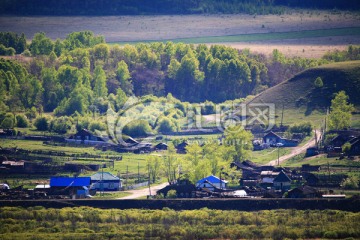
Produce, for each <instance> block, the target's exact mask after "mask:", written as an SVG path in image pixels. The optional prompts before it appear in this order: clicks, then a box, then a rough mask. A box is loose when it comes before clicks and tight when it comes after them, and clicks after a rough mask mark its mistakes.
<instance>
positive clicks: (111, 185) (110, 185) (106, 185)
mask: <svg viewBox="0 0 360 240" xmlns="http://www.w3.org/2000/svg"><path fill="white" fill-rule="evenodd" d="M120 188H121V183H120V181H106V182H103V183H100V182H96V183H94V184H93V185H92V187H91V189H96V190H97V191H102V190H104V191H118V190H119V189H120Z"/></svg>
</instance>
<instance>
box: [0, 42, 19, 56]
mask: <svg viewBox="0 0 360 240" xmlns="http://www.w3.org/2000/svg"><path fill="white" fill-rule="evenodd" d="M15 53H16V51H15V49H14V48H12V47H9V48H7V47H5V46H4V45H2V44H0V55H4V56H14V55H15Z"/></svg>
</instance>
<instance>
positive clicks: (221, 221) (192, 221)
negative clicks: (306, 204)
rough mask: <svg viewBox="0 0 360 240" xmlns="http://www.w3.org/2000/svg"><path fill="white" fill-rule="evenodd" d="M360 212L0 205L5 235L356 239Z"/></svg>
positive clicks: (359, 233)
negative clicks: (59, 207) (24, 206)
mask: <svg viewBox="0 0 360 240" xmlns="http://www.w3.org/2000/svg"><path fill="white" fill-rule="evenodd" d="M359 220H360V214H359V213H352V212H345V211H337V210H322V211H319V210H312V211H308V210H306V211H303V210H293V209H291V210H284V209H278V210H266V211H257V212H245V211H223V210H212V209H207V208H204V209H199V210H183V211H175V210H171V209H169V208H164V209H163V210H148V209H128V210H119V209H97V208H91V207H72V208H70V207H68V208H62V209H51V208H49V209H46V208H43V207H32V208H20V207H2V208H0V222H1V224H2V226H3V227H2V228H0V238H1V239H3V240H9V239H23V240H26V239H37V240H42V239H44V240H45V239H46V240H51V239H56V240H57V239H79V240H80V239H94V240H98V239H99V240H100V239H324V238H325V239H338V238H341V239H345V238H348V239H354V238H356V239H358V237H360V231H359V227H358V223H359Z"/></svg>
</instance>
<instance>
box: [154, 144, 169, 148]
mask: <svg viewBox="0 0 360 240" xmlns="http://www.w3.org/2000/svg"><path fill="white" fill-rule="evenodd" d="M167 149H168V145H167V144H166V143H159V144H157V145H156V146H155V150H167Z"/></svg>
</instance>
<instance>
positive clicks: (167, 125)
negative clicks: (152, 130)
mask: <svg viewBox="0 0 360 240" xmlns="http://www.w3.org/2000/svg"><path fill="white" fill-rule="evenodd" d="M157 125H158V126H157V130H158V132H160V133H170V132H175V131H176V126H175V124H174V123H173V121H171V120H170V119H169V118H167V117H163V118H161V119H160V121H159V123H158V124H157Z"/></svg>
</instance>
